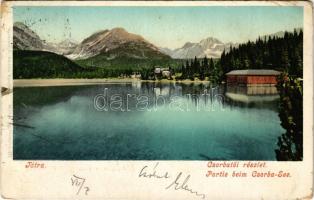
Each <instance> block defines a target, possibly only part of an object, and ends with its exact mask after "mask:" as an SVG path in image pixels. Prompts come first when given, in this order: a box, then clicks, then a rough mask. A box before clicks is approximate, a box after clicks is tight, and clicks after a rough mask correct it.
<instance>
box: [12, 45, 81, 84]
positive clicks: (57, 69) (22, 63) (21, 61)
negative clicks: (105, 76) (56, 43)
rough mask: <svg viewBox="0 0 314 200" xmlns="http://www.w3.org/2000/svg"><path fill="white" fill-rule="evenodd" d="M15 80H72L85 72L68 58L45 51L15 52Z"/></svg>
mask: <svg viewBox="0 0 314 200" xmlns="http://www.w3.org/2000/svg"><path fill="white" fill-rule="evenodd" d="M13 58H14V59H13V78H14V79H19V78H64V77H67V78H70V77H74V76H75V75H76V73H78V72H82V71H84V68H82V67H80V66H79V65H77V64H76V63H74V62H73V61H71V60H69V59H68V58H66V57H64V56H61V55H58V54H55V53H51V52H45V51H24V50H14V51H13Z"/></svg>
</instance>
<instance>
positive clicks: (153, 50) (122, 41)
mask: <svg viewBox="0 0 314 200" xmlns="http://www.w3.org/2000/svg"><path fill="white" fill-rule="evenodd" d="M98 55H102V56H101V58H102V59H104V60H103V61H107V60H113V59H118V58H134V59H163V58H170V57H169V56H167V55H165V54H163V53H161V52H160V51H159V49H158V48H157V47H156V46H154V45H153V44H151V43H150V42H148V41H147V40H145V39H144V38H143V37H142V36H140V35H136V34H133V33H129V32H127V31H126V30H124V29H123V28H114V29H112V30H103V31H99V32H97V33H94V34H92V35H91V36H89V37H88V38H86V39H85V40H83V41H82V42H81V44H79V45H78V46H77V47H76V49H75V50H74V52H73V53H72V54H71V55H69V56H68V57H69V58H71V59H75V60H83V59H89V58H93V57H95V56H98ZM98 59H99V57H98Z"/></svg>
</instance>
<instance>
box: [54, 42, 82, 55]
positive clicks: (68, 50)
mask: <svg viewBox="0 0 314 200" xmlns="http://www.w3.org/2000/svg"><path fill="white" fill-rule="evenodd" d="M48 45H49V46H50V51H52V52H54V53H57V54H61V55H65V56H67V55H70V54H72V53H73V52H74V50H75V49H76V47H77V46H78V42H76V41H74V40H72V39H65V40H63V41H61V42H59V43H49V44H48Z"/></svg>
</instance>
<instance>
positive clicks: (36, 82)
mask: <svg viewBox="0 0 314 200" xmlns="http://www.w3.org/2000/svg"><path fill="white" fill-rule="evenodd" d="M134 82H156V83H187V84H191V83H210V81H201V80H196V81H191V80H180V81H176V80H157V81H156V80H140V79H131V78H124V79H119V78H106V79H14V80H13V87H48V86H75V85H98V84H122V83H134Z"/></svg>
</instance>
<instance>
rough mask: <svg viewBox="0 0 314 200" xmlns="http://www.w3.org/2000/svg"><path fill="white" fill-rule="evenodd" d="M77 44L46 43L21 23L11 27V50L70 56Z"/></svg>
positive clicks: (71, 41) (65, 42)
mask: <svg viewBox="0 0 314 200" xmlns="http://www.w3.org/2000/svg"><path fill="white" fill-rule="evenodd" d="M76 46H77V42H75V41H73V40H70V39H66V40H64V41H62V42H60V43H47V42H45V41H44V40H42V39H41V38H40V37H39V36H38V35H37V33H35V32H34V31H33V30H32V29H30V28H29V27H28V26H26V25H25V24H24V23H22V22H15V23H14V25H13V48H14V49H18V50H33V51H34V50H36V51H49V52H53V53H56V54H60V55H68V54H71V53H72V52H73V51H74V50H75V48H76Z"/></svg>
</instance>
